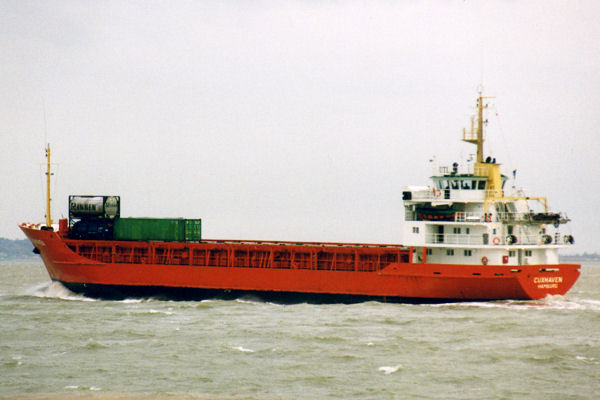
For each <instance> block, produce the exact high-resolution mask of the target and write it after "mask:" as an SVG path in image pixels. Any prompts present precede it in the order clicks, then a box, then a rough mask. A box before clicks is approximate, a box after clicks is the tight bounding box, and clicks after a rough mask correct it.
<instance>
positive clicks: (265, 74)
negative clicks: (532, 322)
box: [0, 0, 600, 253]
mask: <svg viewBox="0 0 600 400" xmlns="http://www.w3.org/2000/svg"><path fill="white" fill-rule="evenodd" d="M599 20H600V2H598V1H548V0H538V1H469V0H467V1H451V0H443V1H442V0H440V1H314V0H313V1H289V2H282V1H229V2H228V1H222V2H215V1H163V2H154V1H102V2H97V1H52V2H49V1H20V0H18V1H6V0H0V57H1V62H0V68H1V70H0V113H1V123H0V132H1V137H2V146H0V162H1V165H2V167H1V175H0V179H1V182H0V184H1V187H2V200H1V203H0V206H1V207H0V236H1V237H8V238H22V237H23V236H22V234H21V233H20V231H19V230H18V229H17V224H18V223H19V222H22V221H29V222H37V221H43V219H44V185H43V178H44V177H43V171H42V167H41V166H42V163H43V162H44V151H43V148H44V144H45V142H46V141H47V142H50V143H51V147H52V154H53V161H54V162H56V163H57V165H55V166H54V168H55V169H54V172H55V176H54V181H53V182H54V188H53V190H52V192H53V198H54V201H53V217H54V218H55V220H56V219H58V218H59V217H66V216H67V196H68V195H69V194H107V195H108V194H115V195H120V196H121V204H122V215H123V216H138V217H141V216H156V217H189V218H202V219H203V235H204V236H205V237H212V238H240V239H273V240H309V241H351V242H384V243H402V235H401V233H402V223H403V222H402V219H403V208H402V200H401V198H402V188H403V187H404V186H407V185H423V184H427V183H428V179H429V176H430V175H431V168H430V164H429V159H431V158H432V156H436V157H437V159H438V160H439V161H440V162H442V163H448V164H450V163H452V162H453V161H455V160H456V161H458V160H460V157H463V158H464V157H466V156H467V155H468V154H469V153H473V152H474V147H473V146H472V145H469V144H467V143H461V142H460V140H459V139H460V136H461V132H462V128H463V127H466V126H468V125H469V118H470V115H471V114H472V113H473V112H474V111H475V109H474V106H475V98H476V96H477V88H478V87H479V85H483V87H484V93H485V94H487V95H489V96H495V98H494V99H491V100H490V101H489V103H490V109H489V112H488V119H489V121H490V122H489V129H488V131H487V134H488V136H487V138H486V139H487V141H486V155H487V154H489V155H492V156H493V157H496V159H497V160H498V162H500V163H502V164H503V172H504V173H505V174H507V175H510V174H511V171H512V170H513V169H515V168H516V169H517V170H518V174H517V182H516V183H517V186H519V187H523V188H524V189H525V190H526V192H527V194H529V195H532V196H536V195H541V196H548V199H549V204H550V207H551V208H552V209H553V210H554V211H563V212H566V213H567V214H568V216H569V217H570V218H571V219H572V223H571V224H569V225H570V232H571V233H572V234H573V235H574V237H575V240H576V243H577V245H576V246H575V247H573V248H571V249H569V250H566V251H565V253H576V252H583V251H600V240H599V234H598V227H600V207H599V201H598V195H599V194H600V190H599V188H600V172H599V170H600V144H599V142H600V140H599V139H600V132H599V130H598V128H599V126H600V24H599V23H598V21H599ZM565 233H567V231H565Z"/></svg>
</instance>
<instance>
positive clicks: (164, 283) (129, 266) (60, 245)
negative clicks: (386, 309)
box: [20, 224, 580, 301]
mask: <svg viewBox="0 0 600 400" xmlns="http://www.w3.org/2000/svg"><path fill="white" fill-rule="evenodd" d="M20 227H21V229H22V230H23V232H24V233H25V235H27V237H28V238H29V239H30V240H31V242H32V243H33V244H34V246H35V247H36V248H37V249H38V250H39V251H40V255H41V257H42V259H43V261H44V264H45V265H46V269H47V270H48V273H49V275H50V278H51V279H53V280H56V281H60V282H63V283H65V284H66V285H67V286H68V287H70V288H75V289H78V288H79V289H81V290H83V291H85V290H84V288H86V287H87V286H90V287H94V288H95V290H96V292H95V293H96V294H99V295H100V297H102V295H101V292H100V293H99V292H98V291H101V290H102V288H103V287H106V288H109V287H110V288H123V289H127V288H165V289H176V288H181V289H182V290H188V289H198V290H206V291H225V292H229V291H234V292H236V293H243V292H251V293H259V294H260V293H265V294H268V293H291V294H296V295H303V294H306V295H331V296H344V297H348V296H349V297H353V296H355V297H356V298H360V299H362V298H364V297H372V298H378V299H384V300H390V301H393V300H400V301H402V300H403V299H422V300H423V301H433V300H441V301H444V300H447V301H463V300H502V299H522V300H527V299H540V298H543V297H546V296H548V295H564V294H565V293H566V292H567V291H568V290H569V289H570V288H571V287H572V286H573V284H574V283H575V281H576V280H577V278H578V277H579V269H580V266H579V265H575V264H559V265H522V266H507V265H451V264H421V263H413V262H412V257H411V253H412V251H411V249H407V248H405V247H402V246H391V245H390V246H385V245H381V246H376V245H343V244H328V245H318V244H309V243H303V244H299V243H285V244H275V243H264V242H263V243H258V242H252V243H249V242H235V243H234V242H230V241H228V242H227V243H222V242H218V241H206V242H202V243H164V242H162V243H158V244H152V243H145V242H113V241H110V242H108V241H90V240H69V239H64V238H62V237H61V236H60V235H59V234H58V233H56V232H53V231H45V230H40V229H37V228H35V227H33V226H31V225H26V224H22V225H21V226H20ZM136 249H137V250H136ZM217 253H222V254H224V256H223V257H222V259H217V258H215V257H214V255H215V254H217ZM260 254H264V255H265V256H264V258H263V259H259V258H260V257H258V256H257V255H260ZM284 256H285V257H284ZM307 260H308V261H307ZM124 292H127V290H124Z"/></svg>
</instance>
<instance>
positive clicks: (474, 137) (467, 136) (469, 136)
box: [462, 92, 488, 163]
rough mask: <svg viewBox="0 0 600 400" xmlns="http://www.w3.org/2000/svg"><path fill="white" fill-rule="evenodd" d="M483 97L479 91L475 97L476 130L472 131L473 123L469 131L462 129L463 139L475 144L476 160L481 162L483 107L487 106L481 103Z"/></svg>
mask: <svg viewBox="0 0 600 400" xmlns="http://www.w3.org/2000/svg"><path fill="white" fill-rule="evenodd" d="M487 98H488V97H483V96H482V94H481V92H479V97H478V98H477V132H473V128H474V127H473V123H471V132H467V131H466V130H463V139H462V140H463V141H465V142H468V143H473V144H474V145H477V162H478V163H483V109H484V108H487V104H486V105H483V99H487Z"/></svg>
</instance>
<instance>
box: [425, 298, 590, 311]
mask: <svg viewBox="0 0 600 400" xmlns="http://www.w3.org/2000/svg"><path fill="white" fill-rule="evenodd" d="M425 307H434V308H454V309H459V308H463V309H466V308H503V309H512V310H529V309H544V310H552V309H554V310H590V311H600V300H595V299H577V298H567V297H565V296H559V295H557V296H548V297H545V298H543V299H541V300H500V301H482V302H461V303H442V304H428V305H425Z"/></svg>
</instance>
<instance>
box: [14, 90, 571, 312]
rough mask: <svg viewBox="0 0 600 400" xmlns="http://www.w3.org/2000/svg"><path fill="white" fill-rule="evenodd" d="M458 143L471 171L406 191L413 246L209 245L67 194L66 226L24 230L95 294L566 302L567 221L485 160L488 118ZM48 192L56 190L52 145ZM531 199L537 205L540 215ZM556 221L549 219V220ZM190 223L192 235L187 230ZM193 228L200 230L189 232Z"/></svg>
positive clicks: (47, 257) (171, 225) (54, 275)
mask: <svg viewBox="0 0 600 400" xmlns="http://www.w3.org/2000/svg"><path fill="white" fill-rule="evenodd" d="M483 99H484V97H482V96H481V95H480V96H479V98H478V102H477V108H478V118H477V128H474V127H473V128H472V129H471V131H470V132H465V133H464V136H463V140H464V141H467V142H470V143H474V144H476V145H477V161H476V162H474V163H473V165H471V166H468V170H467V171H465V172H463V171H459V166H458V164H457V163H454V164H453V166H452V168H447V167H440V168H439V170H438V171H437V172H436V173H435V174H434V176H432V181H433V183H432V185H430V186H419V187H408V188H406V189H405V190H404V192H403V200H404V206H405V228H404V229H405V240H406V241H407V243H408V244H407V245H392V244H386V245H380V244H349V243H307V242H272V241H245V240H207V239H202V238H201V237H200V233H199V220H168V221H165V220H149V221H140V219H137V220H134V219H126V218H121V217H120V215H119V203H120V199H119V198H118V197H116V196H71V197H70V199H69V202H70V204H69V210H70V212H69V220H68V221H67V220H66V219H65V220H61V221H60V223H59V228H58V230H57V231H55V229H54V228H53V226H52V221H51V219H50V199H49V189H48V192H47V194H48V196H47V197H48V199H47V208H48V209H47V214H46V215H47V216H46V218H47V221H46V224H45V225H42V224H37V225H34V224H27V223H24V224H21V225H20V228H21V229H22V230H23V232H24V233H25V235H27V237H28V238H29V239H30V240H31V242H32V243H33V245H34V246H35V250H34V251H36V252H39V254H40V255H41V257H42V260H43V261H44V264H45V265H46V268H47V270H48V274H49V275H50V278H51V279H52V280H54V281H58V282H61V283H62V284H63V285H65V286H66V287H67V288H69V289H70V290H72V291H74V292H78V293H83V294H85V295H88V296H92V297H99V298H126V297H147V296H166V297H168V298H173V299H200V298H215V297H216V298H226V299H229V298H236V297H240V296H243V295H255V296H257V297H259V298H262V299H266V300H273V301H278V302H298V301H309V302H356V301H364V300H369V299H370V300H380V301H401V302H446V301H467V300H469V301H471V300H502V299H523V300H526V299H540V298H543V297H545V296H548V295H564V294H565V293H566V292H567V291H568V290H569V289H570V288H571V287H572V286H573V284H574V283H575V281H576V280H577V278H578V277H579V269H580V266H579V265H576V264H560V263H559V261H558V249H559V248H562V247H565V246H568V245H570V244H572V243H573V237H572V236H571V235H568V234H566V235H565V234H562V233H561V232H560V231H559V228H560V226H561V225H563V224H566V223H567V222H568V221H569V220H568V218H566V217H564V216H563V215H562V214H560V213H551V212H549V211H548V205H547V201H546V200H545V198H541V197H531V196H525V195H524V194H523V193H522V192H521V191H516V190H515V191H514V193H512V194H510V195H509V196H505V193H504V184H505V182H506V180H507V177H506V176H504V175H502V174H501V173H500V166H499V164H497V163H496V162H495V160H492V159H490V158H489V157H488V158H487V159H486V160H484V159H483V118H482V112H483V110H484V109H485V108H486V106H485V105H484V104H483ZM47 158H48V173H47V175H48V176H47V179H48V188H49V186H50V175H51V174H50V149H49V148H48V149H47ZM532 202H536V203H539V204H541V206H542V209H541V210H540V211H539V212H536V211H534V208H535V207H534V205H533V204H532ZM550 217H551V218H550ZM190 226H192V228H190ZM194 227H196V228H194Z"/></svg>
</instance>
